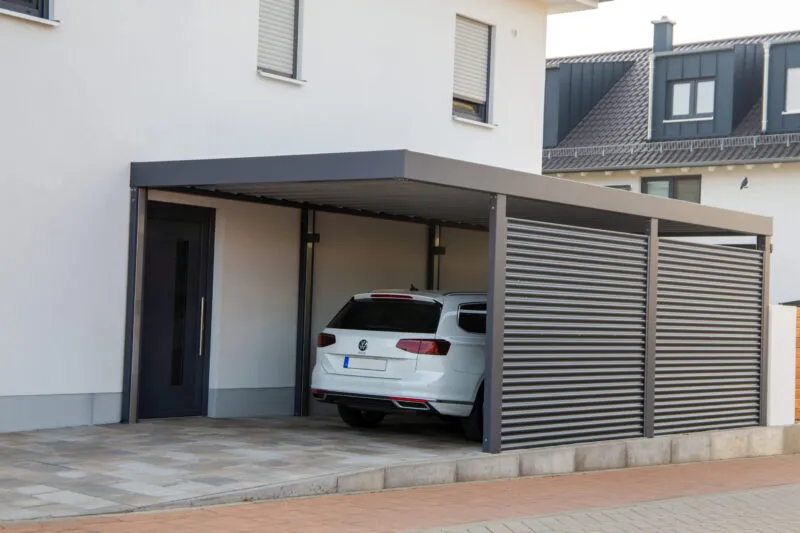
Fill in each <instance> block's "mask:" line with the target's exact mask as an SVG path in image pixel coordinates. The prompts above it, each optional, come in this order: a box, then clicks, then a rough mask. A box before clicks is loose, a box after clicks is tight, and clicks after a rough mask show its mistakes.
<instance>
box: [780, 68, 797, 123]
mask: <svg viewBox="0 0 800 533" xmlns="http://www.w3.org/2000/svg"><path fill="white" fill-rule="evenodd" d="M784 111H785V112H786V113H787V114H790V113H791V114H800V67H793V68H790V69H787V70H786V108H785V109H784Z"/></svg>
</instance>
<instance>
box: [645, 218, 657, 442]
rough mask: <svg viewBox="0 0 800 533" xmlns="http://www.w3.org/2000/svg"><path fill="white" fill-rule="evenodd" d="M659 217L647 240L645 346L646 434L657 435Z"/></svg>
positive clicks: (654, 221) (652, 221)
mask: <svg viewBox="0 0 800 533" xmlns="http://www.w3.org/2000/svg"><path fill="white" fill-rule="evenodd" d="M658 248H659V237H658V219H655V218H651V219H650V238H649V239H648V240H647V302H646V305H645V320H646V325H645V347H644V436H645V437H648V438H649V437H653V436H654V435H655V410H656V390H655V388H656V314H657V312H658Z"/></svg>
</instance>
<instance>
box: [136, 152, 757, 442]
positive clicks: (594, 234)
mask: <svg viewBox="0 0 800 533" xmlns="http://www.w3.org/2000/svg"><path fill="white" fill-rule="evenodd" d="M150 189H158V190H170V191H179V192H183V193H188V194H198V195H206V196H215V197H219V198H226V199H233V200H241V201H246V202H259V203H267V204H276V205H282V206H287V207H296V208H297V209H300V210H302V219H301V220H302V222H301V225H302V228H301V233H302V235H301V240H300V242H301V250H300V254H301V261H300V272H298V287H299V294H300V299H299V304H300V305H299V312H298V317H297V335H298V343H297V354H296V357H297V369H298V372H297V376H296V387H295V392H296V405H295V412H296V414H306V413H307V405H306V403H305V402H307V401H308V400H307V399H308V394H307V392H308V379H309V363H310V352H311V336H312V332H311V331H310V329H311V326H310V302H311V298H312V296H313V295H312V291H311V290H310V287H311V286H312V284H311V279H310V277H311V276H312V270H311V268H310V264H311V262H312V261H313V253H314V245H315V235H314V213H315V212H317V211H332V212H339V213H346V214H353V215H360V216H368V217H381V218H389V219H395V220H406V221H414V222H420V223H425V224H428V225H429V226H430V228H431V233H430V235H431V239H430V246H429V265H432V264H433V263H434V262H435V260H436V242H435V241H436V239H435V232H436V228H437V226H442V225H445V226H446V225H453V226H459V227H468V228H483V229H485V230H488V232H489V237H490V244H489V268H488V271H489V280H488V301H489V306H488V317H487V343H486V370H485V400H484V427H485V432H484V433H485V437H484V451H486V452H491V453H497V452H500V451H502V450H509V449H515V448H525V447H535V446H546V445H553V444H565V443H573V442H589V441H597V440H606V439H613V438H628V437H637V436H638V437H641V436H645V437H652V436H655V435H659V434H668V433H682V432H687V431H700V430H705V429H716V428H731V427H743V426H751V425H758V424H765V423H766V413H765V410H766V401H765V389H766V376H767V373H766V364H767V323H768V321H767V312H768V301H769V298H768V287H769V252H768V251H769V250H770V236H771V234H772V220H771V219H770V218H767V217H761V216H756V215H751V214H745V213H739V212H733V211H728V210H723V209H718V208H712V207H707V206H702V205H698V204H691V203H686V202H679V201H674V200H668V199H662V198H657V197H653V196H647V195H639V194H631V193H628V192H624V191H619V190H614V189H610V188H603V187H597V186H592V185H586V184H581V183H577V182H570V181H566V180H561V179H556V178H549V177H545V176H540V175H535V174H530V173H525V172H519V171H513V170H508V169H502V168H496V167H489V166H485V165H479V164H474V163H469V162H465V161H458V160H452V159H446V158H442V157H437V156H431V155H426V154H421V153H415V152H410V151H405V150H394V151H379V152H355V153H335V154H311V155H291V156H269V157H254V158H238V159H212V160H189V161H160V162H135V163H132V165H131V190H132V196H131V199H132V203H131V231H130V259H129V276H128V279H129V284H128V285H129V286H128V308H127V330H126V345H125V378H124V379H125V381H124V395H123V396H124V413H123V417H124V419H125V420H126V421H135V420H136V402H135V398H136V394H137V387H138V383H137V378H136V376H137V373H138V366H137V365H138V357H139V353H138V352H139V334H140V333H139V332H140V328H141V283H142V275H143V272H142V271H143V261H142V243H143V235H144V232H145V231H146V228H145V223H144V221H145V217H144V213H145V209H146V205H147V191H148V190H150ZM728 235H739V236H741V235H747V236H753V237H755V240H756V242H757V247H756V248H757V249H756V250H746V249H739V248H734V247H728V246H720V245H710V244H700V243H698V242H687V241H686V239H678V238H681V237H701V236H728ZM432 276H433V269H432V268H429V284H430V281H431V277H432Z"/></svg>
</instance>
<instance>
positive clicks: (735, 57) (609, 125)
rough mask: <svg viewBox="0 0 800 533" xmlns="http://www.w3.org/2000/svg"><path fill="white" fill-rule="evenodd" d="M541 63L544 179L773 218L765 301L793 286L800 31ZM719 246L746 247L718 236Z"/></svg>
mask: <svg viewBox="0 0 800 533" xmlns="http://www.w3.org/2000/svg"><path fill="white" fill-rule="evenodd" d="M674 30H675V24H674V22H672V21H670V20H668V19H666V18H665V19H662V20H658V21H655V22H654V41H653V47H652V48H651V49H643V50H628V51H620V52H611V53H603V54H594V55H587V56H581V57H568V58H560V59H551V60H549V61H548V67H547V82H546V83H547V89H546V104H545V109H546V117H545V133H544V146H545V148H544V151H543V171H544V173H545V174H547V175H552V176H557V177H562V178H567V179H570V180H576V181H581V182H586V183H592V184H595V185H601V186H606V187H615V188H619V189H624V190H628V191H632V192H635V193H645V194H651V195H657V196H663V197H669V198H674V199H678V200H683V201H687V202H698V203H702V204H705V205H711V206H717V207H724V208H730V209H735V210H738V211H744V212H751V213H758V214H763V215H769V216H772V217H774V224H775V233H774V240H773V254H772V263H771V268H772V283H771V287H770V299H771V301H772V302H773V303H783V302H790V301H795V300H797V299H798V298H799V297H800V296H798V295H800V283H799V282H798V279H797V273H796V265H797V264H798V263H800V242H798V240H797V237H796V235H795V234H796V228H797V227H798V224H800V212H798V209H797V207H796V205H797V199H798V198H800V182H798V180H797V179H796V178H797V176H798V173H800V68H799V67H800V32H789V33H781V34H772V35H757V36H748V37H741V38H735V39H728V40H723V41H712V42H702V43H691V44H682V45H675V44H674V42H673V33H674ZM718 242H723V243H725V244H734V245H741V246H752V245H753V242H752V240H748V239H738V238H727V239H724V240H722V241H718Z"/></svg>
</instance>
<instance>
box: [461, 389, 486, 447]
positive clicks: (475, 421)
mask: <svg viewBox="0 0 800 533" xmlns="http://www.w3.org/2000/svg"><path fill="white" fill-rule="evenodd" d="M461 427H462V428H463V430H464V436H465V437H466V438H467V440H469V441H472V442H483V386H481V389H480V390H479V391H478V395H477V396H476V397H475V403H474V404H472V411H470V413H469V416H468V417H467V418H463V419H462V420H461Z"/></svg>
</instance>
